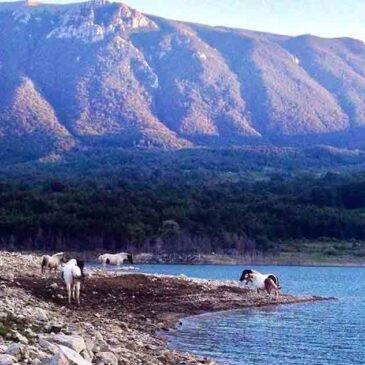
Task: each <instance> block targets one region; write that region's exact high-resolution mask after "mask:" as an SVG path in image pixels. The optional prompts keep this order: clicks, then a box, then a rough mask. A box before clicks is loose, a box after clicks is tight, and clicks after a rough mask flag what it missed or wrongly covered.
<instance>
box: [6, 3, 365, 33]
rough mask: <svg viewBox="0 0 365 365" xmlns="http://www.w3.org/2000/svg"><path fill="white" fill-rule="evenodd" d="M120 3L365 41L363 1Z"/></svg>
mask: <svg viewBox="0 0 365 365" xmlns="http://www.w3.org/2000/svg"><path fill="white" fill-rule="evenodd" d="M2 1H3V0H0V2H2ZM48 2H53V3H71V2H75V0H49V1H48ZM124 3H126V4H128V5H130V6H133V7H135V8H137V9H138V10H141V11H143V12H145V13H149V14H156V15H160V16H163V17H167V18H171V19H179V20H187V21H192V22H198V23H205V24H212V25H226V26H231V27H239V28H246V29H252V30H262V31H267V32H273V33H281V34H292V35H298V34H304V33H311V34H315V35H320V36H323V37H340V36H349V37H354V38H359V39H362V40H365V0H125V1H124Z"/></svg>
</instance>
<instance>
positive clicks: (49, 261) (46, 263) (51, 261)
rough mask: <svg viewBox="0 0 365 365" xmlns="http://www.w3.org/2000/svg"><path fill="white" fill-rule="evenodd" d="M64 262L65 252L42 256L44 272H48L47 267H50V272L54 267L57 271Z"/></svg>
mask: <svg viewBox="0 0 365 365" xmlns="http://www.w3.org/2000/svg"><path fill="white" fill-rule="evenodd" d="M62 262H66V260H65V254H64V252H59V253H55V254H54V255H52V256H49V255H44V256H42V266H41V270H42V274H44V273H45V272H46V269H47V267H48V268H49V271H50V272H51V271H52V269H54V271H55V272H57V270H58V268H59V267H60V265H61V263H62Z"/></svg>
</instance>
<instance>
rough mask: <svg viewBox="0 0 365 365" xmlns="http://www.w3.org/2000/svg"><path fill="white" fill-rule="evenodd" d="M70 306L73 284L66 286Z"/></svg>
mask: <svg viewBox="0 0 365 365" xmlns="http://www.w3.org/2000/svg"><path fill="white" fill-rule="evenodd" d="M66 290H67V298H68V304H71V284H66Z"/></svg>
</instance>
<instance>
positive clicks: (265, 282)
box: [240, 270, 280, 299]
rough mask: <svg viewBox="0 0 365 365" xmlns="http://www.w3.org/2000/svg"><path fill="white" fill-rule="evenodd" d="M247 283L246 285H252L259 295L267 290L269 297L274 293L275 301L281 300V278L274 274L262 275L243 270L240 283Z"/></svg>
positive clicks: (253, 271)
mask: <svg viewBox="0 0 365 365" xmlns="http://www.w3.org/2000/svg"><path fill="white" fill-rule="evenodd" d="M244 280H245V281H246V285H248V284H250V283H252V285H253V286H254V287H255V288H256V290H257V292H258V293H259V292H260V291H261V290H265V291H266V292H267V293H268V294H269V295H271V292H272V291H273V292H274V294H275V299H278V298H279V291H280V284H279V278H278V277H277V276H276V275H274V274H261V273H260V272H258V271H255V270H243V271H242V275H241V277H240V281H241V282H242V281H244Z"/></svg>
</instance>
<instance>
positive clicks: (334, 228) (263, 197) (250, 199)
mask: <svg viewBox="0 0 365 365" xmlns="http://www.w3.org/2000/svg"><path fill="white" fill-rule="evenodd" d="M323 237H330V238H335V239H338V240H348V239H356V240H365V174H364V173H360V172H358V173H352V174H351V173H343V174H337V173H327V174H321V175H319V176H318V175H317V174H306V175H298V176H295V177H280V176H272V177H271V178H270V179H263V180H257V181H246V180H245V181H238V182H235V181H229V180H227V181H222V182H217V183H215V184H211V183H207V182H205V181H204V180H201V183H200V184H190V183H189V181H186V182H183V181H179V182H177V183H175V184H173V183H171V182H169V183H164V182H163V181H158V182H155V183H151V182H150V181H146V182H145V183H142V182H138V183H137V182H136V183H132V182H130V181H129V180H128V182H123V181H122V180H120V181H119V182H118V183H117V184H114V185H110V184H104V183H103V184H99V183H98V182H97V181H94V182H92V183H90V182H82V181H80V182H78V183H77V182H75V181H74V182H73V183H72V184H71V183H65V182H63V181H60V180H49V181H43V182H42V183H41V184H37V185H33V184H25V183H14V182H4V183H2V184H1V185H0V246H1V247H2V248H7V249H11V248H13V249H32V250H33V249H40V250H50V251H52V250H53V251H58V250H97V249H105V250H112V251H114V250H132V251H133V252H142V251H143V252H159V253H162V252H166V253H169V252H174V253H176V252H179V253H195V252H200V253H209V252H220V253H240V254H247V253H250V252H257V251H261V252H267V251H270V252H275V251H276V250H278V249H279V248H280V242H284V241H286V242H287V241H288V240H292V239H310V240H311V239H313V240H314V239H318V238H323Z"/></svg>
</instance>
